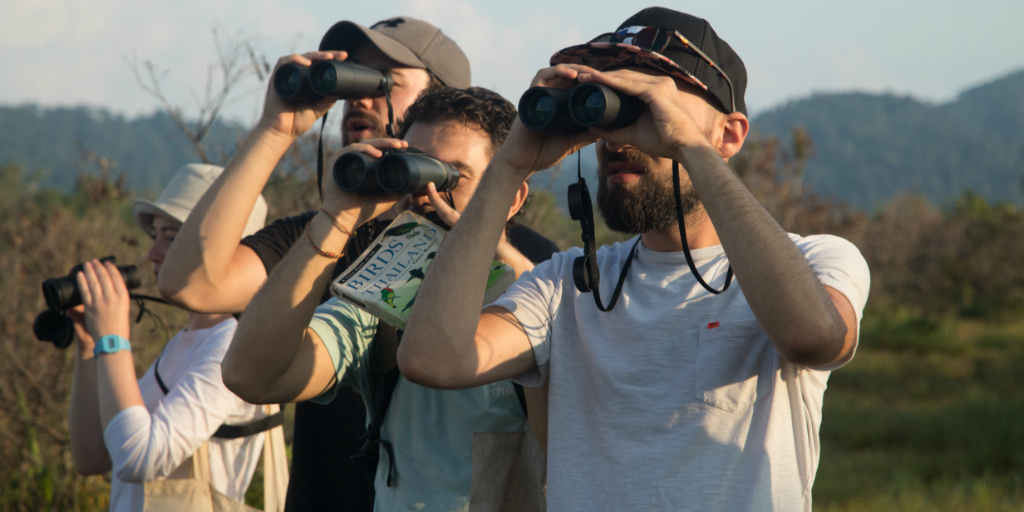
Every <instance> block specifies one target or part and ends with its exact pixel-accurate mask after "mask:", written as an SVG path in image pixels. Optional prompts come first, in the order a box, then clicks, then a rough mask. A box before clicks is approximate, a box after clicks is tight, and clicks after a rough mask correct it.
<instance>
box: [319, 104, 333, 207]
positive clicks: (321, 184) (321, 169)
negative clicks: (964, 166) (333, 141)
mask: <svg viewBox="0 0 1024 512" xmlns="http://www.w3.org/2000/svg"><path fill="white" fill-rule="evenodd" d="M329 113H330V112H324V117H323V119H321V120H320V141H319V142H317V143H316V191H317V192H319V193H320V201H323V200H324V128H326V127H327V114H329Z"/></svg>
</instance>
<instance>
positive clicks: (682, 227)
mask: <svg viewBox="0 0 1024 512" xmlns="http://www.w3.org/2000/svg"><path fill="white" fill-rule="evenodd" d="M672 191H673V192H674V193H675V196H676V219H677V220H678V221H679V238H680V239H681V240H682V241H683V254H684V255H686V264H687V265H689V266H690V272H692V273H693V277H696V278H697V282H698V283H700V285H701V286H703V287H704V289H705V290H707V291H709V292H711V293H713V294H715V295H718V294H719V293H722V292H724V291H726V290H728V289H729V285H730V284H732V265H729V271H728V272H727V273H726V274H725V286H723V287H722V289H721V290H716V289H714V288H712V287H710V286H708V283H706V282H705V281H704V278H703V277H701V276H700V272H697V266H696V265H694V264H693V256H690V244H689V243H687V242H686V218H685V216H684V215H683V201H682V197H681V195H680V186H679V162H676V161H675V160H673V161H672Z"/></svg>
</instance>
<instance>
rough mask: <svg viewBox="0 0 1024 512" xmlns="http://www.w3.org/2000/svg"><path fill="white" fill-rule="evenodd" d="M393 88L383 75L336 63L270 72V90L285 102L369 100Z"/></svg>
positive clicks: (385, 74) (364, 67)
mask: <svg viewBox="0 0 1024 512" xmlns="http://www.w3.org/2000/svg"><path fill="white" fill-rule="evenodd" d="M393 86H394V81H393V80H392V79H391V73H388V72H387V71H381V70H379V69H373V68H371V67H368V66H364V65H362V64H356V63H355V62H345V61H339V60H321V61H318V62H316V63H314V64H313V65H312V66H300V65H298V64H292V63H288V64H284V65H282V66H281V67H279V68H277V71H276V72H274V90H275V91H277V94H278V95H279V96H281V97H282V98H285V99H296V100H298V99H305V100H318V99H320V98H323V97H324V96H337V97H339V98H342V99H345V98H363V97H371V98H372V97H377V96H383V95H384V93H385V91H388V92H390V91H391V88H392V87H393Z"/></svg>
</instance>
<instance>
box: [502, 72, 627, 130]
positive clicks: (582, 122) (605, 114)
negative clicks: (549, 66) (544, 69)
mask: <svg viewBox="0 0 1024 512" xmlns="http://www.w3.org/2000/svg"><path fill="white" fill-rule="evenodd" d="M645 110H647V104H646V103H644V102H643V101H642V100H640V98H637V97H635V96H628V95H626V94H624V93H621V92H619V91H616V90H615V89H612V88H611V87H608V86H606V85H601V84H595V83H592V82H588V83H585V84H580V85H577V86H576V87H573V88H572V89H556V88H553V87H531V88H529V89H528V90H527V91H526V92H525V93H523V95H522V97H521V98H520V99H519V119H520V120H521V121H522V122H523V124H524V125H525V126H526V127H527V128H529V129H531V130H539V131H553V132H579V131H583V130H585V129H586V128H589V127H594V128H602V129H605V130H614V129H617V128H622V127H624V126H629V125H631V124H633V123H635V122H636V120H637V119H638V118H639V117H640V114H643V112H644V111H645Z"/></svg>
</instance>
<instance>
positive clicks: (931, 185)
mask: <svg viewBox="0 0 1024 512" xmlns="http://www.w3.org/2000/svg"><path fill="white" fill-rule="evenodd" d="M751 124H752V125H753V127H754V128H755V130H758V131H760V132H761V134H777V135H780V136H783V137H785V135H786V134H787V133H788V132H789V130H790V127H792V126H803V127H804V128H806V129H807V131H808V133H810V135H811V137H812V138H813V140H814V146H815V148H816V149H817V157H816V158H814V159H813V160H811V162H810V163H809V164H808V168H807V180H808V183H809V184H811V186H813V187H814V189H815V190H817V191H819V192H822V193H826V194H827V193H831V194H834V195H835V196H837V197H841V198H843V199H845V200H846V201H847V202H849V203H850V204H852V205H854V206H857V207H860V208H867V209H872V208H874V207H877V206H878V205H880V204H881V203H883V202H884V201H886V200H887V199H889V198H890V197H892V196H894V195H896V194H899V193H901V192H906V191H913V192H918V193H923V194H925V195H927V196H928V197H929V198H931V200H932V201H933V202H935V203H938V204H947V203H948V202H949V201H950V200H951V199H952V198H954V197H955V196H957V195H959V194H960V193H961V191H963V190H964V189H965V188H970V189H972V190H974V191H976V192H978V193H979V194H981V195H982V196H984V197H986V198H988V199H990V200H1001V201H1011V202H1014V203H1021V202H1022V199H1024V194H1022V185H1021V181H1022V178H1024V70H1022V71H1018V72H1016V73H1013V74H1011V75H1008V76H1006V77H1003V78H1000V79H998V80H995V81H993V82H990V83H987V84H984V85H981V86H978V87H974V88H972V89H969V90H967V91H964V92H963V93H961V94H960V95H959V96H958V97H957V98H956V100H954V101H951V102H949V103H943V104H929V103H924V102H921V101H918V100H916V99H914V98H910V97H901V96H895V95H880V94H861V93H848V94H816V95H813V96H811V97H809V98H805V99H801V100H796V101H793V102H790V103H787V104H785V105H782V106H780V107H778V108H775V109H772V110H770V111H768V112H764V113H763V114H761V115H758V116H757V117H755V118H754V119H753V120H752V122H751Z"/></svg>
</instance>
